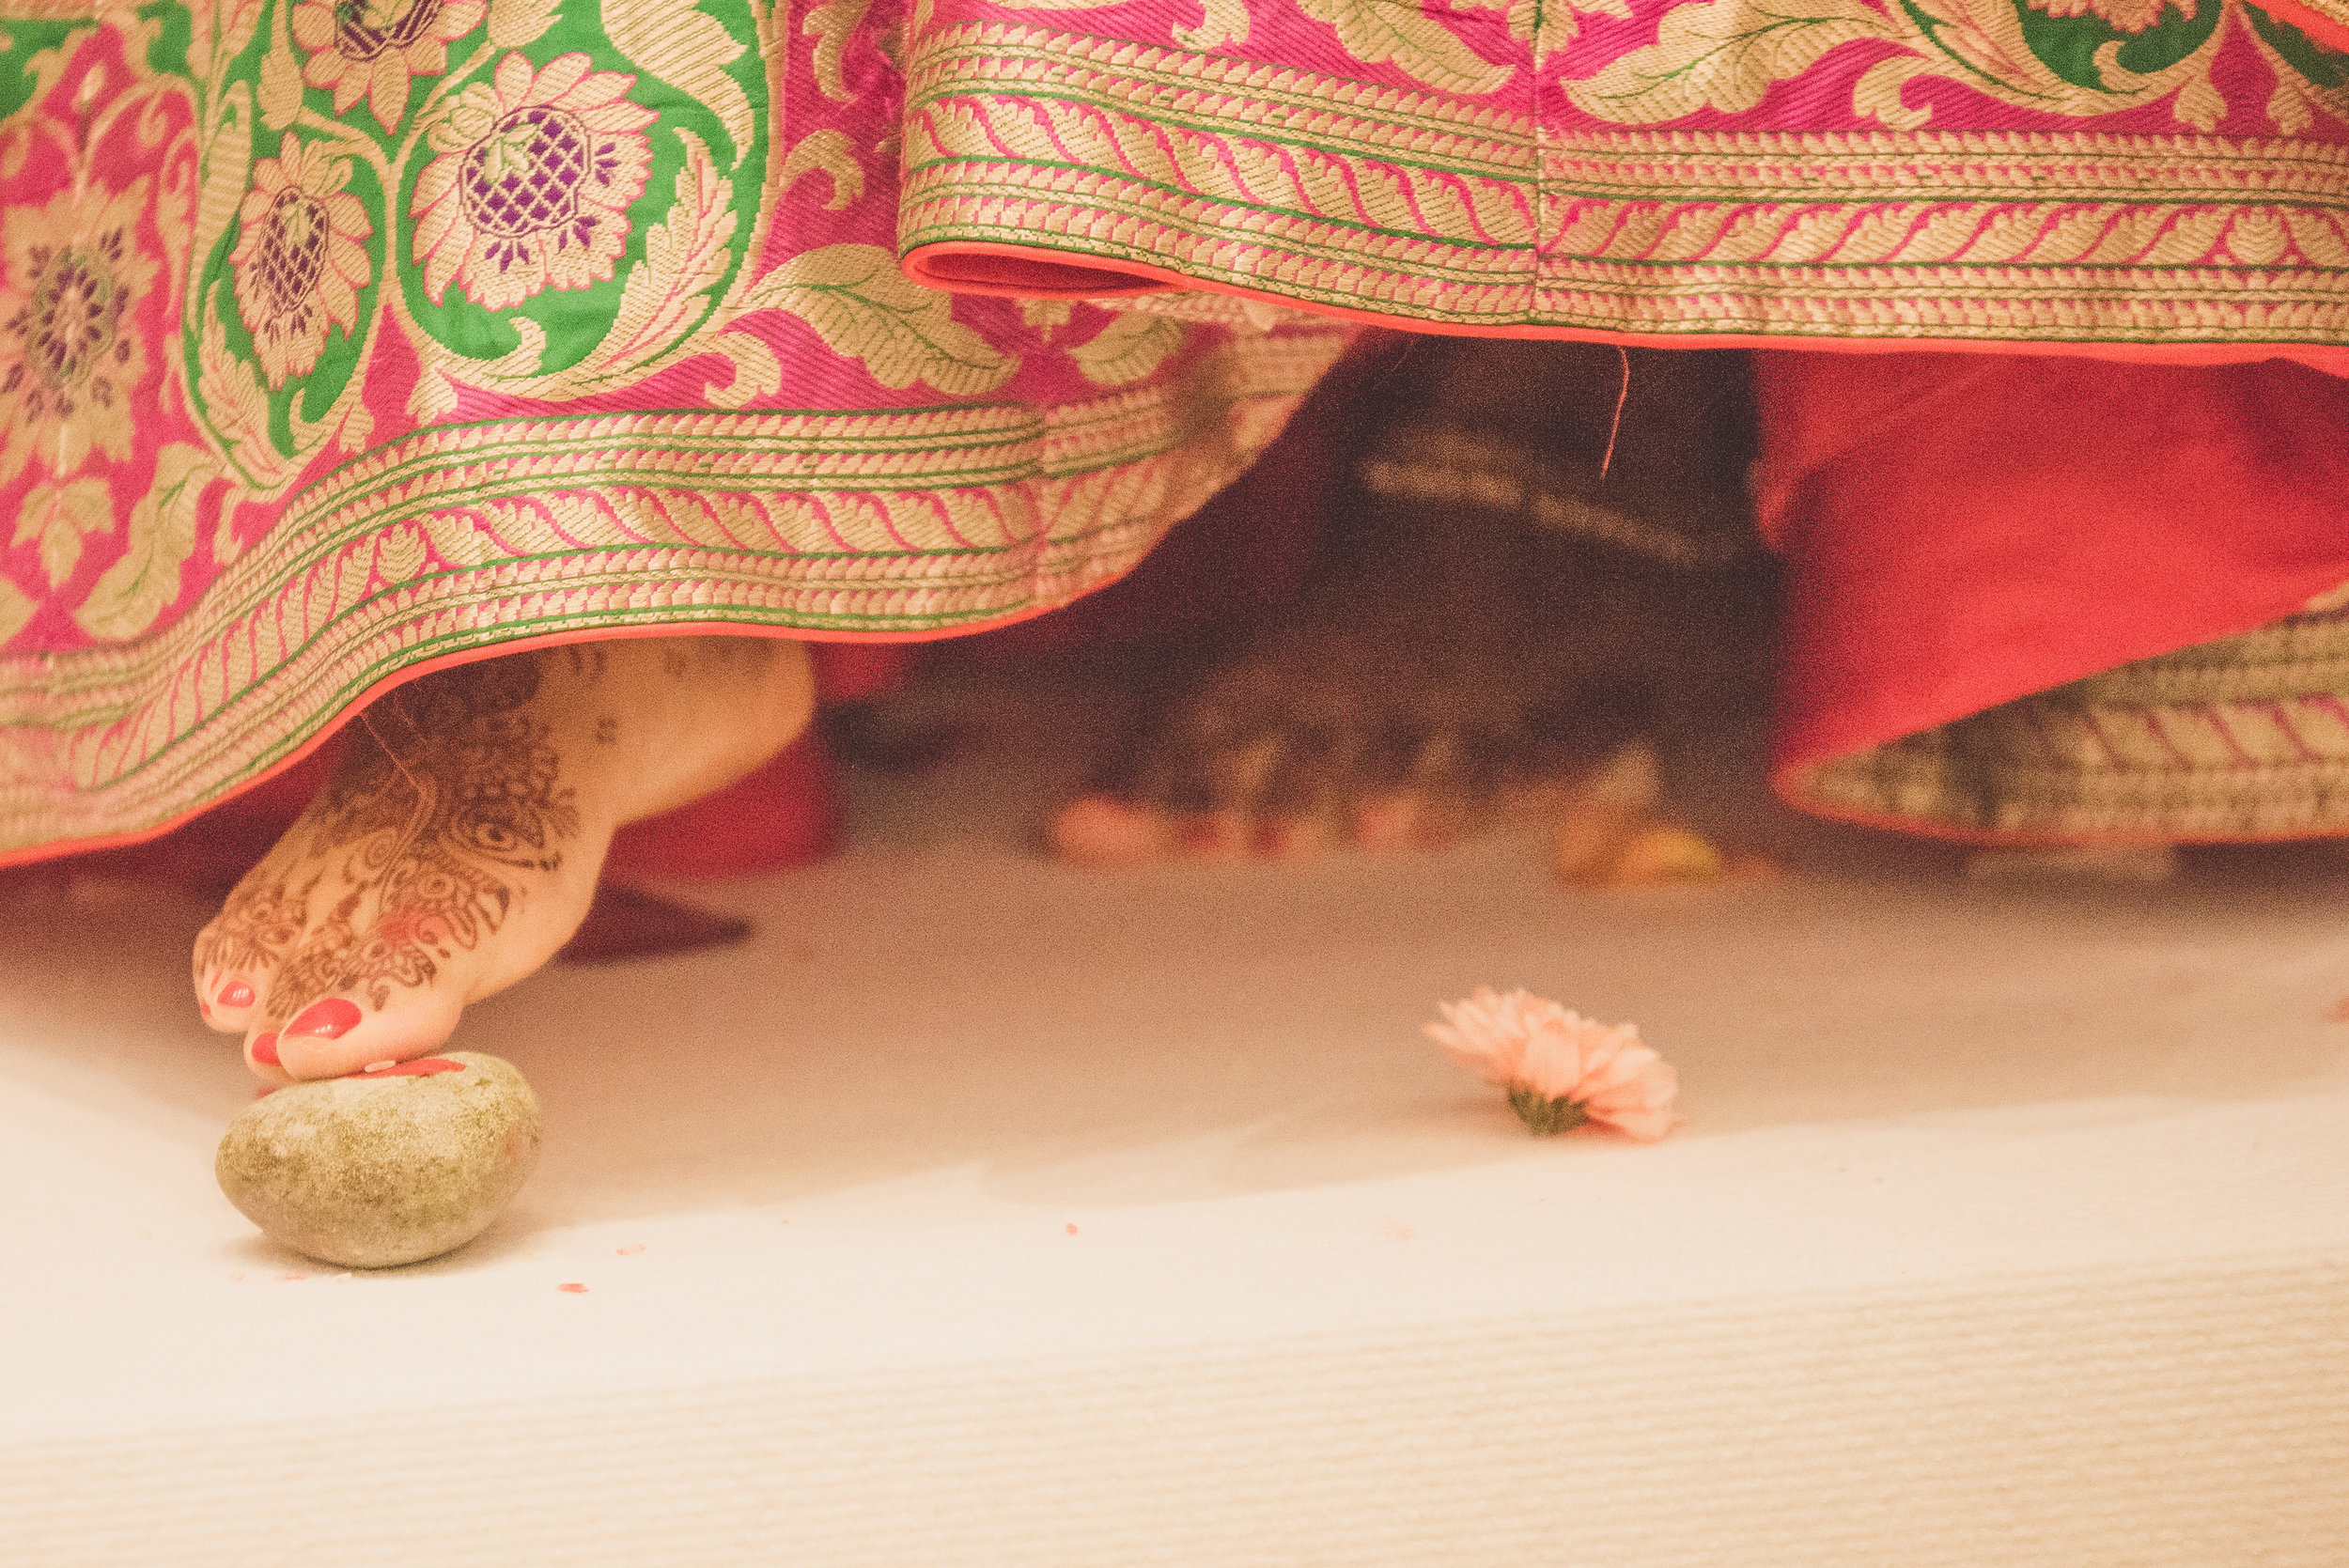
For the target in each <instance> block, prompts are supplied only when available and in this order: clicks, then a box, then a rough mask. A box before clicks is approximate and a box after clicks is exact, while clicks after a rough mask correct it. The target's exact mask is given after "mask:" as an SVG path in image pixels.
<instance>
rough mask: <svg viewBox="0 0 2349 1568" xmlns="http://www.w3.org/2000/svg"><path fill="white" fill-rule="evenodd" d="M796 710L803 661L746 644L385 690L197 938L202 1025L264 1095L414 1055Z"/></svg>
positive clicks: (672, 642)
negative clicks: (627, 843)
mask: <svg viewBox="0 0 2349 1568" xmlns="http://www.w3.org/2000/svg"><path fill="white" fill-rule="evenodd" d="M812 701H813V697H812V691H811V684H810V680H809V675H808V662H807V652H806V649H805V648H804V647H802V646H801V645H800V644H796V643H780V642H774V641H770V640H765V639H755V638H738V637H677V638H659V639H637V640H629V641H617V642H609V643H593V644H574V645H572V646H569V647H564V648H556V649H549V650H541V651H537V652H531V653H520V654H509V655H506V656H505V657H503V658H497V659H490V660H481V661H479V662H476V663H472V664H465V665H460V666H459V667H457V668H455V669H449V670H442V671H438V672H435V673H434V674H432V675H426V676H424V677H422V678H421V679H418V680H416V681H413V682H412V683H410V684H409V685H407V686H404V687H401V688H400V689H399V690H397V691H394V692H393V693H392V694H391V695H390V696H388V697H385V698H384V699H382V700H381V701H380V702H378V703H376V704H375V705H374V706H372V707H370V708H368V709H367V710H366V713H364V714H363V715H361V717H360V719H359V721H358V725H357V728H356V729H355V731H354V733H353V734H352V736H351V737H350V743H349V745H348V746H347V747H346V749H345V752H344V756H343V760H342V763H341V766H340V768H339V770H338V772H337V774H336V776H335V777H334V780H333V781H332V782H331V783H330V784H328V785H327V786H326V788H324V789H323V790H321V791H320V792H319V797H318V799H317V800H315V801H314V802H313V803H312V804H311V806H310V809H309V810H308V812H307V813H305V814H304V815H303V817H302V818H301V820H300V821H298V822H296V823H295V824H294V825H293V827H292V828H291V829H289V830H288V831H287V833H286V835H285V837H284V838H282V839H280V840H279V841H278V843H277V845H276V846H275V847H274V848H272V850H271V851H270V853H269V854H268V856H267V857H266V858H264V859H263V860H262V862H261V863H260V864H259V865H257V866H256V867H255V868H254V869H253V871H252V872H251V874H250V875H248V876H247V877H245V878H244V880H243V881H241V882H240V883H239V884H238V885H237V888H236V891H235V892H233V893H230V894H229V895H228V899H227V902H226V905H224V906H223V908H222V909H221V912H220V913H219V914H218V915H217V916H216V917H214V919H213V920H212V922H211V924H209V925H207V926H206V927H205V928H204V930H203V933H202V934H201V935H200V936H199V937H198V938H197V939H196V944H195V989H196V1001H197V1005H198V1006H199V1007H200V1008H201V1009H202V1010H203V1013H204V1017H205V1020H206V1021H207V1022H209V1023H210V1025H211V1026H212V1027H213V1028H214V1029H218V1030H221V1031H224V1032H231V1033H241V1034H243V1035H244V1036H245V1060H246V1062H247V1063H249V1064H250V1065H251V1066H252V1068H253V1070H254V1072H256V1073H257V1074H258V1075H259V1076H260V1077H262V1078H264V1079H269V1080H270V1081H272V1082H277V1083H284V1082H290V1081H293V1080H295V1079H315V1078H333V1077H337V1076H340V1075H342V1074H345V1073H350V1072H356V1071H360V1070H363V1069H365V1068H366V1067H368V1066H371V1065H374V1064H377V1063H397V1062H404V1061H407V1060H409V1059H411V1058H412V1057H417V1056H422V1055H424V1054H425V1053H427V1052H428V1051H430V1050H432V1049H434V1048H437V1047H438V1046H440V1045H441V1044H442V1043H443V1042H444V1041H445V1040H446V1039H447V1038H448V1037H449V1034H450V1032H452V1031H453V1030H454V1029H455V1028H456V1027H457V1020H458V1016H459V1013H460V1012H461V1011H462V1010H463V1009H464V1007H465V1006H466V1005H467V1004H468V1003H470V1002H474V1001H479V1000H480V999H481V998H483V997H486V996H489V995H491V994H492V993H494V992H496V991H500V990H503V989H504V988H505V987H506V986H510V985H512V984H513V983H514V982H515V981H517V980H520V979H521V978H522V977H523V976H524V975H527V974H529V973H530V972H532V971H533V970H537V968H539V966H541V965H543V964H544V963H546V961H547V960H548V959H549V958H551V957H552V956H553V955H554V954H555V952H556V950H558V949H559V948H561V947H562V945H563V944H564V942H565V941H566V940H568V939H569V937H570V936H571V933H572V932H573V931H574V930H575V929H577V927H578V925H579V924H580V921H581V919H582V918H583V916H584V915H585V914H586V912H587V908H588V905H589V902H590V900H591V899H592V898H593V896H594V894H595V890H596V877H597V873H598V872H599V869H600V868H601V866H602V864H603V857H604V852H605V850H606V849H607V848H608V847H609V846H610V844H611V841H612V834H613V832H614V831H615V830H616V829H618V828H619V827H621V826H622V825H624V824H626V823H628V822H631V821H634V820H636V819H637V818H639V817H644V816H649V815H654V814H655V813H658V812H662V811H667V810H669V809H670V808H672V807H674V806H677V805H680V804H682V803H684V802H685V801H687V800H692V799H693V798H694V797H696V796H699V795H702V794H705V793H707V792H708V791H709V790H711V789H715V788H717V787H719V786H720V785H722V784H725V783H727V782H729V781H730V780H732V779H734V778H736V777H738V776H739V775H740V774H742V773H743V772H746V771H747V770H749V769H750V768H753V767H755V766H756V765H757V764H758V763H759V762H761V761H762V760H764V759H765V758H766V757H767V756H769V755H770V754H771V753H773V752H775V751H776V750H778V749H780V748H781V747H782V746H784V745H785V744H786V743H787V742H788V741H789V740H790V739H791V738H792V737H794V736H795V735H797V734H798V733H799V731H800V730H801V728H803V727H804V726H805V725H806V723H807V721H808V716H809V712H810V709H811V705H812Z"/></svg>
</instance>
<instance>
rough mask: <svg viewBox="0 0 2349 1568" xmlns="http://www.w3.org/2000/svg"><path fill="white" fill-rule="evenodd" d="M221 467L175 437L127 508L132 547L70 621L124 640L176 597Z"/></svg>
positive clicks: (95, 633) (108, 637)
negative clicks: (200, 509)
mask: <svg viewBox="0 0 2349 1568" xmlns="http://www.w3.org/2000/svg"><path fill="white" fill-rule="evenodd" d="M218 477H219V470H218V469H216V468H215V467H214V466H213V465H212V461H211V459H210V458H209V457H207V456H206V455H205V454H204V453H203V452H202V451H200V450H198V449H197V448H195V447H193V446H184V445H181V444H180V443H179V442H173V443H172V444H170V445H169V446H166V447H164V448H163V452H162V453H161V454H160V455H159V456H158V457H157V458H156V460H155V483H154V484H153V486H152V487H150V488H149V489H148V492H147V494H146V495H144V496H142V497H141V498H140V500H139V504H138V505H137V506H136V507H134V508H133V509H132V513H131V542H130V548H129V549H127V550H125V551H123V552H122V558H121V559H120V560H118V561H117V562H116V563H115V564H114V565H113V566H111V567H107V568H106V569H105V571H104V572H103V573H102V574H101V575H100V577H99V579H98V582H97V585H96V586H94V587H93V588H91V589H90V595H89V598H87V599H86V600H85V601H84V603H83V605H82V608H81V609H79V610H77V611H75V612H74V613H73V620H74V624H75V625H77V626H79V627H80V628H81V629H83V630H84V631H86V632H88V633H89V634H90V635H91V636H92V637H95V638H98V639H100V640H101V642H109V643H126V642H129V641H130V640H131V639H132V638H133V637H136V636H138V635H139V634H140V633H141V632H143V631H145V630H146V629H148V627H150V626H153V625H154V624H155V617H156V616H158V615H160V614H162V613H163V608H164V607H165V606H166V605H168V604H170V603H171V601H172V600H173V599H176V598H179V568H180V567H182V566H183V565H185V564H186V562H187V559H188V557H189V556H190V555H191V554H193V553H194V550H195V515H196V509H197V506H198V505H199V504H200V503H201V502H202V501H203V499H204V488H205V487H206V486H207V485H209V484H210V483H211V482H212V481H213V480H214V479H215V478H218Z"/></svg>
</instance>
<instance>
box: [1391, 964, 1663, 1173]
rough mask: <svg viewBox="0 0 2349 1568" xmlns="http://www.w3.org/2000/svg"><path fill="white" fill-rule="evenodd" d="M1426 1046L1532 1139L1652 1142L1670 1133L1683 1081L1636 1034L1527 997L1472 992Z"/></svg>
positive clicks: (1446, 1009) (1448, 1008)
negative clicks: (1573, 1135) (1600, 1136)
mask: <svg viewBox="0 0 2349 1568" xmlns="http://www.w3.org/2000/svg"><path fill="white" fill-rule="evenodd" d="M1441 1011H1442V1013H1443V1022H1441V1023H1431V1024H1429V1025H1428V1026H1427V1034H1428V1037H1429V1038H1430V1039H1432V1040H1434V1041H1435V1042H1436V1043H1437V1044H1439V1045H1440V1046H1442V1047H1443V1048H1444V1049H1446V1050H1448V1051H1450V1052H1451V1053H1452V1055H1453V1057H1454V1058H1455V1060H1457V1061H1458V1062H1459V1063H1461V1064H1462V1065H1463V1066H1466V1067H1470V1068H1472V1069H1474V1070H1475V1071H1477V1072H1479V1073H1482V1074H1483V1075H1484V1077H1485V1080H1486V1082H1487V1083H1494V1084H1498V1085H1500V1086H1501V1088H1504V1089H1506V1090H1507V1091H1508V1092H1509V1104H1510V1105H1511V1106H1512V1107H1513V1108H1515V1110H1517V1114H1518V1115H1519V1116H1521V1117H1523V1118H1524V1119H1525V1125H1526V1126H1529V1127H1531V1128H1532V1129H1533V1131H1534V1132H1535V1133H1537V1134H1542V1135H1545V1136H1547V1135H1548V1134H1550V1133H1558V1132H1564V1131H1566V1130H1568V1129H1569V1128H1572V1127H1578V1126H1581V1125H1582V1124H1583V1123H1585V1122H1592V1123H1595V1124H1597V1125H1599V1126H1609V1127H1612V1128H1614V1129H1615V1130H1616V1131H1618V1132H1621V1133H1624V1134H1626V1135H1627V1136H1629V1137H1632V1138H1637V1139H1641V1140H1644V1141H1651V1142H1652V1141H1655V1140H1657V1139H1659V1138H1661V1137H1663V1136H1664V1134H1666V1133H1667V1132H1670V1131H1671V1130H1672V1096H1673V1095H1674V1094H1677V1093H1678V1092H1679V1089H1680V1075H1679V1074H1678V1073H1675V1072H1674V1071H1672V1068H1671V1067H1670V1066H1669V1065H1667V1064H1666V1063H1665V1062H1664V1060H1663V1058H1661V1057H1659V1056H1657V1054H1656V1052H1654V1051H1653V1050H1651V1049H1649V1048H1647V1047H1645V1046H1643V1045H1641V1043H1640V1031H1639V1029H1638V1027H1637V1026H1636V1025H1633V1024H1612V1025H1610V1024H1602V1023H1597V1022H1595V1021H1594V1020H1592V1019H1589V1018H1586V1017H1582V1016H1581V1015H1580V1014H1579V1013H1570V1012H1568V1011H1566V1009H1564V1008H1563V1007H1561V1006H1559V1005H1558V1004H1557V1003H1556V1002H1554V1001H1549V1000H1548V999H1547V998H1544V997H1537V996H1534V995H1533V994H1532V993H1531V992H1529V991H1523V990H1517V991H1510V992H1508V993H1506V994H1505V995H1503V994H1499V993H1496V992H1495V991H1494V990H1493V989H1492V988H1491V987H1490V986H1478V987H1477V988H1476V993H1475V994H1474V995H1473V996H1471V997H1470V998H1469V999H1468V1000H1467V1001H1453V1002H1446V1003H1444V1004H1442V1007H1441Z"/></svg>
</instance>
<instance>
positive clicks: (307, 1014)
mask: <svg viewBox="0 0 2349 1568" xmlns="http://www.w3.org/2000/svg"><path fill="white" fill-rule="evenodd" d="M358 1027H359V1007H358V1004H357V1003H356V1002H352V1001H345V1000H344V999H343V998H341V997H328V998H327V999H326V1000H325V1001H314V1002H312V1003H310V1005H309V1006H307V1007H304V1008H303V1010H302V1011H301V1012H300V1013H299V1014H297V1015H295V1017H294V1021H293V1022H291V1023H289V1024H288V1025H287V1026H286V1032H287V1033H288V1034H311V1035H316V1036H317V1037H318V1038H319V1039H322V1040H339V1039H341V1038H342V1037H343V1036H344V1035H346V1034H348V1033H350V1032H351V1031H352V1030H354V1029H356V1028H358Z"/></svg>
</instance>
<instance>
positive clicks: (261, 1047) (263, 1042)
mask: <svg viewBox="0 0 2349 1568" xmlns="http://www.w3.org/2000/svg"><path fill="white" fill-rule="evenodd" d="M253 1060H254V1061H256V1062H258V1063H260V1064H261V1065H262V1066H264V1067H274V1066H276V1065H277V1036H276V1035H274V1034H264V1035H262V1036H261V1037H260V1038H259V1039H257V1040H256V1041H254V1042H253Z"/></svg>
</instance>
